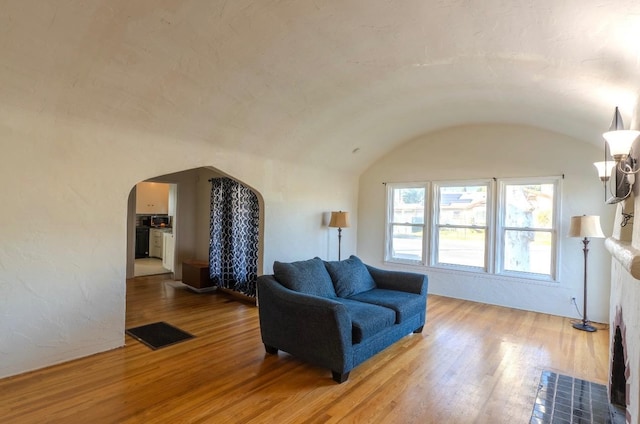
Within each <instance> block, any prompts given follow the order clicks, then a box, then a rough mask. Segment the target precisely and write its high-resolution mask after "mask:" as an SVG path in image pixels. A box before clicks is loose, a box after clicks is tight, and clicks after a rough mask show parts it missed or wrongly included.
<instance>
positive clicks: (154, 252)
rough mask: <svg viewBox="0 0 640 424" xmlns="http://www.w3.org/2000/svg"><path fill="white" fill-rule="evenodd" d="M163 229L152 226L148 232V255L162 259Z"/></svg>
mask: <svg viewBox="0 0 640 424" xmlns="http://www.w3.org/2000/svg"><path fill="white" fill-rule="evenodd" d="M163 235H164V231H163V230H159V229H157V228H152V229H151V231H150V233H149V256H151V257H152V258H160V259H162V253H163V250H164V249H163V246H162V244H163V242H164V240H163Z"/></svg>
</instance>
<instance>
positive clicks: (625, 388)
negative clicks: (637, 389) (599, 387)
mask: <svg viewBox="0 0 640 424" xmlns="http://www.w3.org/2000/svg"><path fill="white" fill-rule="evenodd" d="M613 324H614V328H615V331H612V334H613V340H612V341H611V355H610V357H611V378H610V380H609V398H610V401H611V404H612V405H614V406H615V408H616V411H617V412H618V413H619V414H624V416H625V417H626V415H627V407H628V405H629V403H628V402H629V396H628V395H629V384H628V383H627V379H628V378H629V375H630V370H629V364H628V360H627V355H626V351H627V339H626V326H625V324H624V319H623V316H622V308H621V307H620V306H618V307H616V315H615V319H614V322H613Z"/></svg>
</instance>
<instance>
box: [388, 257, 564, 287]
mask: <svg viewBox="0 0 640 424" xmlns="http://www.w3.org/2000/svg"><path fill="white" fill-rule="evenodd" d="M384 264H385V265H386V266H388V267H390V268H395V269H398V270H401V271H408V272H418V273H430V272H435V273H441V274H449V275H464V276H466V277H472V278H478V279H483V280H493V281H495V280H499V281H510V282H514V283H516V284H534V285H540V286H547V287H559V286H560V281H558V280H552V279H550V278H544V277H542V278H535V277H527V276H525V275H520V274H518V275H515V274H491V273H489V272H485V271H472V270H468V269H462V268H450V267H436V266H425V265H422V264H415V263H414V264H411V263H405V262H390V261H385V262H384Z"/></svg>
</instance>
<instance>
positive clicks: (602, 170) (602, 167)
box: [593, 160, 616, 180]
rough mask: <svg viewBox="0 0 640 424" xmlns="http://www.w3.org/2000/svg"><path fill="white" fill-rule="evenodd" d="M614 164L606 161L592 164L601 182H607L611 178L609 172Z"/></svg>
mask: <svg viewBox="0 0 640 424" xmlns="http://www.w3.org/2000/svg"><path fill="white" fill-rule="evenodd" d="M615 164H616V163H615V162H614V161H612V160H607V161H601V162H594V163H593V166H595V167H596V169H597V170H598V177H600V179H601V180H607V179H609V177H610V176H611V172H612V170H613V167H614V166H615Z"/></svg>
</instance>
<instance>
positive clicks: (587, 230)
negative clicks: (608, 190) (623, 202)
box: [569, 215, 605, 238]
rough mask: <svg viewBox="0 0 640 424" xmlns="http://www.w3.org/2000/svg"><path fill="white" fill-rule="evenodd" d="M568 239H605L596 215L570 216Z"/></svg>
mask: <svg viewBox="0 0 640 424" xmlns="http://www.w3.org/2000/svg"><path fill="white" fill-rule="evenodd" d="M569 237H595V238H603V237H605V235H604V233H603V232H602V228H601V227H600V217H599V216H597V215H582V216H572V217H571V226H570V227H569Z"/></svg>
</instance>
